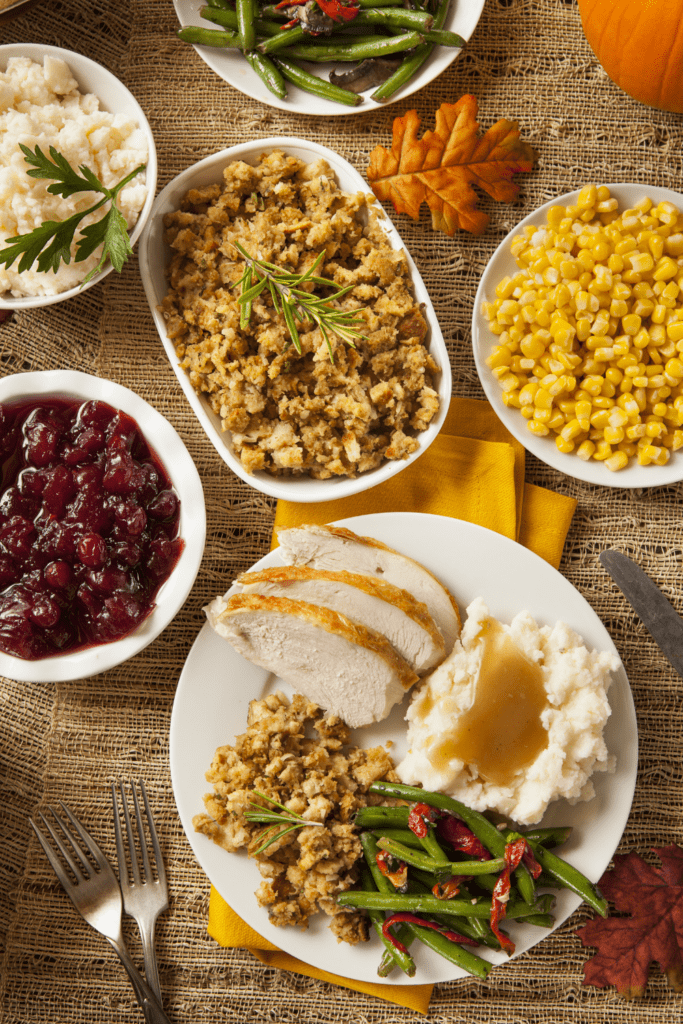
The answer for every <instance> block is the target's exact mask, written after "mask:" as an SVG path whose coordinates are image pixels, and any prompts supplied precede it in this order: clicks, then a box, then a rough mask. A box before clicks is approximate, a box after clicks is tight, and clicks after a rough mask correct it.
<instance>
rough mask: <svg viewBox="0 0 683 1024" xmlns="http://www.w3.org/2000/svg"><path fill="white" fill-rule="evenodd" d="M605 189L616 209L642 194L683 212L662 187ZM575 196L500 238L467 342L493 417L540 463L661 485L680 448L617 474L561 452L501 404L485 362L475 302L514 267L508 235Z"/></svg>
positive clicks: (616, 482)
mask: <svg viewBox="0 0 683 1024" xmlns="http://www.w3.org/2000/svg"><path fill="white" fill-rule="evenodd" d="M607 187H608V188H609V190H610V193H611V194H612V195H613V196H614V197H615V199H617V200H618V201H619V209H622V210H623V209H627V208H628V207H631V206H633V204H634V203H637V202H638V200H640V199H642V198H643V197H644V196H649V197H650V199H652V200H653V201H654V202H655V203H659V202H663V201H668V202H671V203H674V204H675V205H676V206H677V207H678V208H679V209H681V210H683V195H681V194H679V193H678V192H672V191H671V189H668V188H656V187H655V186H650V185H633V184H612V185H610V184H608V186H607ZM577 195H578V191H576V192H568V193H566V194H565V195H562V196H558V197H557V199H552V200H551V201H550V202H549V203H545V204H544V205H543V206H540V207H539V208H538V210H535V211H534V212H533V213H531V214H529V216H528V217H525V218H524V220H522V221H520V222H519V224H518V225H517V226H516V227H515V228H514V230H513V231H511V232H510V234H509V235H508V236H507V237H506V238H504V239H503V241H502V242H501V243H500V245H499V246H498V248H497V249H496V251H495V252H494V254H493V256H492V257H491V259H490V260H489V262H488V265H487V267H486V270H485V271H484V273H483V275H482V278H481V281H480V282H479V288H478V289H477V295H476V298H475V300H474V311H473V314H472V345H473V347H474V359H475V362H476V364H477V371H478V373H479V379H480V380H481V383H482V387H483V388H484V391H485V392H486V397H487V398H488V400H489V402H490V403H491V405H492V406H493V408H494V410H495V412H496V414H497V416H498V418H499V419H500V420H501V421H502V422H503V423H504V424H505V426H506V427H507V429H508V430H509V431H510V433H511V434H513V435H514V436H515V437H516V438H517V440H518V441H520V442H521V443H522V444H523V445H524V447H525V448H526V449H528V451H530V452H531V453H532V454H533V455H535V456H536V457H537V458H538V459H540V460H541V462H545V463H546V464H547V465H548V466H552V467H553V469H559V470H560V472H562V473H566V474H567V476H573V477H576V479H577V480H585V481H586V482H587V483H590V484H602V485H603V486H604V487H663V486H666V485H667V484H674V483H677V482H678V481H679V480H683V453H681V452H674V453H673V454H672V456H671V458H670V460H669V462H668V463H667V464H666V466H638V465H636V462H635V459H631V461H630V463H629V465H628V466H627V467H626V469H622V470H619V472H617V473H612V472H611V471H610V470H609V469H607V467H606V466H604V465H603V464H602V463H601V462H595V461H590V462H583V460H582V459H580V458H578V456H577V455H575V454H574V453H571V454H569V455H563V454H562V452H560V451H558V449H557V446H556V444H555V435H554V434H550V435H548V436H547V437H536V436H535V435H534V434H532V433H531V431H530V430H528V429H527V426H526V420H525V419H524V417H523V416H522V415H521V413H520V411H519V409H513V408H512V407H508V406H506V405H505V404H504V402H503V393H502V391H501V388H500V385H499V384H498V381H497V380H496V379H495V377H494V376H493V374H492V373H491V370H490V369H489V367H488V366H487V365H486V359H487V357H488V356H489V355H490V353H491V347H492V346H493V345H495V344H497V339H496V336H495V335H493V334H492V333H491V332H490V330H489V328H488V321H487V320H486V318H485V317H484V316H483V315H482V312H481V305H482V302H492V301H493V300H494V299H495V290H496V285H497V284H498V282H499V281H500V280H501V279H502V278H503V277H505V276H506V275H510V276H512V275H513V274H514V273H516V272H517V270H518V269H519V267H518V266H517V263H516V261H515V258H514V257H513V256H512V254H511V252H510V242H511V241H512V238H513V237H514V236H515V235H517V234H519V233H520V232H522V231H523V230H524V228H525V227H526V226H527V224H534V225H538V226H539V227H540V226H542V225H544V224H546V222H547V220H546V214H547V211H548V210H549V209H550V207H551V206H558V205H559V206H567V205H570V204H572V203H574V202H575V201H576V197H577Z"/></svg>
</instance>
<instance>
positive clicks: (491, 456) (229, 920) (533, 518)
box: [209, 398, 576, 1014]
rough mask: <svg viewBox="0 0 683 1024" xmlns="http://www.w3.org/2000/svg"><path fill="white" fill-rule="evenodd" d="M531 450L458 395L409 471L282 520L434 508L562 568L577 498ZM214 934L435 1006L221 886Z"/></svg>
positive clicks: (419, 1008) (295, 509)
mask: <svg viewBox="0 0 683 1024" xmlns="http://www.w3.org/2000/svg"><path fill="white" fill-rule="evenodd" d="M524 454H525V453H524V448H523V446H522V445H521V444H520V443H519V441H517V440H515V438H513V437H512V435H511V434H510V433H509V432H508V431H507V430H506V429H505V427H504V426H503V424H502V423H501V422H500V420H499V419H498V417H497V416H496V414H495V413H494V411H493V409H492V408H491V406H490V405H489V404H488V402H480V401H476V400H475V399H469V398H454V399H452V401H451V405H450V408H449V410H448V415H447V417H446V421H445V423H444V426H443V428H442V430H441V433H440V434H439V436H438V437H437V438H436V439H435V441H434V442H433V443H432V444H431V445H430V447H429V448H428V449H427V451H426V452H425V453H424V455H421V456H420V458H419V459H417V461H416V462H414V463H413V464H412V465H411V466H408V468H407V469H405V470H404V471H403V472H402V473H399V474H397V475H396V476H395V477H392V479H391V480H387V481H386V483H383V484H379V485H378V486H377V487H373V488H372V489H371V490H369V491H363V492H362V493H361V494H356V495H354V496H353V497H351V498H340V499H337V500H336V501H328V502H321V503H319V504H315V505H302V504H300V503H292V502H287V501H279V502H278V505H277V511H276V514H275V528H276V530H277V528H278V527H280V526H300V525H301V524H302V523H316V524H323V523H331V522H334V521H335V520H337V519H346V518H348V517H349V516H359V515H365V514H366V513H371V512H427V513H431V514H432V515H442V516H451V517H452V518H454V519H465V520H467V521H468V522H471V523H477V524H478V525H479V526H485V527H487V528H488V529H489V530H495V531H496V532H497V533H502V534H504V535H505V536H506V537H509V538H510V539H511V540H517V541H519V542H520V543H521V544H524V546H525V547H528V548H530V550H531V551H535V552H536V554H538V555H540V556H541V557H542V558H544V559H545V560H546V561H547V562H550V564H551V565H553V566H554V567H555V568H556V569H557V568H558V567H559V564H560V559H561V557H562V548H563V547H564V541H565V537H566V535H567V530H568V529H569V524H570V523H571V519H572V515H573V514H574V509H575V508H576V502H575V501H574V499H573V498H567V497H565V496H564V495H561V494H555V493H554V492H553V491H548V490H545V489H544V488H543V487H536V486H534V485H533V484H527V483H525V481H524ZM276 545H277V541H276V540H275V536H274V539H273V546H276ZM209 934H210V935H211V936H212V937H213V938H214V939H215V940H216V941H217V942H219V943H220V944H221V945H222V946H227V947H230V948H234V947H237V946H239V947H247V948H248V949H249V950H251V952H252V953H253V954H254V956H256V957H257V958H258V959H259V960H261V961H262V963H265V964H268V965H270V966H274V967H280V968H282V969H284V970H289V971H297V972H298V973H299V974H305V975H307V976H308V977H311V978H322V979H323V980H325V981H330V982H333V983H334V984H336V985H343V986H345V987H346V988H351V989H355V990H356V991H358V992H365V993H366V994H369V995H374V996H379V997H380V998H381V999H388V1000H389V1001H390V1002H393V1003H398V1004H399V1005H400V1006H405V1007H408V1009H411V1010H414V1011H416V1012H417V1013H423V1014H426V1013H427V1011H428V1007H429V999H430V996H431V992H432V986H431V985H391V984H388V985H382V984H379V983H373V982H361V981H351V980H350V979H348V978H341V977H338V976H337V975H335V974H329V973H327V972H326V971H320V970H318V969H317V968H314V967H309V966H308V965H307V964H304V963H302V962H301V961H300V960H296V959H295V958H294V957H293V956H290V955H289V954H288V953H283V952H282V951H281V950H279V949H278V948H277V946H274V945H272V943H270V942H268V941H267V939H264V938H263V937H262V936H261V935H259V934H258V933H257V932H255V931H254V930H253V929H252V928H251V927H250V926H249V925H248V924H246V922H244V921H243V920H242V919H241V918H240V917H238V916H237V914H236V913H235V912H234V911H233V910H232V909H231V908H230V907H229V906H228V904H227V903H226V902H225V901H224V900H223V899H222V898H221V896H220V895H219V894H218V892H216V890H215V889H212V890H211V903H210V909H209Z"/></svg>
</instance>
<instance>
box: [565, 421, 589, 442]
mask: <svg viewBox="0 0 683 1024" xmlns="http://www.w3.org/2000/svg"><path fill="white" fill-rule="evenodd" d="M585 431H586V427H584V426H582V425H581V423H580V422H579V421H578V420H577V419H574V420H570V421H569V422H568V423H567V424H565V426H564V427H563V428H562V430H561V431H560V437H562V438H563V439H564V440H565V441H573V440H574V438H575V437H578V436H579V434H583V433H585Z"/></svg>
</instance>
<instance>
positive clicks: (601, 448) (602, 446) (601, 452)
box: [593, 441, 612, 462]
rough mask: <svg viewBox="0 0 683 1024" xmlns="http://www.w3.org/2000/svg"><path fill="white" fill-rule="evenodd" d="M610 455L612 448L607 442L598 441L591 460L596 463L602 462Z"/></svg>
mask: <svg viewBox="0 0 683 1024" xmlns="http://www.w3.org/2000/svg"><path fill="white" fill-rule="evenodd" d="M611 454H612V446H611V445H610V444H608V443H607V441H598V443H597V445H596V446H595V451H594V452H593V458H594V459H595V460H596V461H597V462H604V461H605V460H606V459H609V457H610V455H611Z"/></svg>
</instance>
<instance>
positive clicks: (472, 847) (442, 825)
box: [436, 814, 491, 860]
mask: <svg viewBox="0 0 683 1024" xmlns="http://www.w3.org/2000/svg"><path fill="white" fill-rule="evenodd" d="M436 831H437V832H438V834H439V836H440V837H441V838H442V839H445V840H446V842H447V843H450V844H451V846H452V847H454V849H456V850H462V852H463V853H469V854H471V855H472V856H473V857H477V858H478V859H479V860H490V859H491V854H490V853H489V851H488V850H487V849H486V847H485V846H484V845H483V844H482V843H481V842H480V841H479V839H477V837H476V836H475V835H474V833H473V832H470V830H469V829H468V827H467V825H465V824H463V822H462V821H460V820H459V819H458V818H454V817H453V815H452V814H446V815H444V816H443V817H441V818H439V820H438V822H437V824H436Z"/></svg>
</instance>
